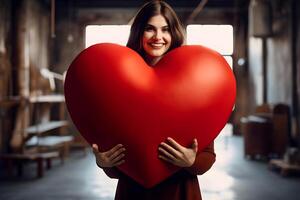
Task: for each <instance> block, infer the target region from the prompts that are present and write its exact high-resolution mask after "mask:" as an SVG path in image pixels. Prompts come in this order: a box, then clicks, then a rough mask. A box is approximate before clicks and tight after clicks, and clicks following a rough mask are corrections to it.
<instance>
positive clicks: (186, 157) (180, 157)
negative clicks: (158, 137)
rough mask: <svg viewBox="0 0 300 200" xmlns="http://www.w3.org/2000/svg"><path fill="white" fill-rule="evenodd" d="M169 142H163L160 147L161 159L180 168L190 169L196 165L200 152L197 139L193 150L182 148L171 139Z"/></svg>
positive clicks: (168, 139) (192, 147)
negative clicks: (198, 152)
mask: <svg viewBox="0 0 300 200" xmlns="http://www.w3.org/2000/svg"><path fill="white" fill-rule="evenodd" d="M167 141H168V143H165V142H162V143H160V146H159V147H158V151H159V155H158V157H159V158H160V159H162V160H165V161H167V162H169V163H172V164H173V165H176V166H179V167H190V166H192V165H193V164H194V162H195V159H196V155H197V151H198V142H197V139H194V141H193V144H192V146H191V148H186V147H183V146H181V145H180V144H178V143H177V142H176V141H175V140H174V139H172V138H170V137H169V138H167Z"/></svg>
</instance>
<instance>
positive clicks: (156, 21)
mask: <svg viewBox="0 0 300 200" xmlns="http://www.w3.org/2000/svg"><path fill="white" fill-rule="evenodd" d="M147 24H149V25H152V26H155V27H163V26H168V23H167V21H166V19H165V17H164V16H163V15H155V16H153V17H151V18H150V19H149V20H148V22H147Z"/></svg>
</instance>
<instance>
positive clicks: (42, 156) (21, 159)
mask: <svg viewBox="0 0 300 200" xmlns="http://www.w3.org/2000/svg"><path fill="white" fill-rule="evenodd" d="M59 157H60V154H59V152H57V151H54V152H46V153H30V154H29V153H28V154H21V153H20V154H18V153H17V154H0V159H2V160H4V161H5V163H6V165H7V171H8V174H9V175H12V174H13V162H17V171H18V175H19V176H22V175H23V163H25V162H28V161H33V162H36V164H37V177H38V178H40V177H43V175H44V166H43V164H44V162H45V161H46V168H47V169H50V168H51V159H53V158H59Z"/></svg>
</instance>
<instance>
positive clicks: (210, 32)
mask: <svg viewBox="0 0 300 200" xmlns="http://www.w3.org/2000/svg"><path fill="white" fill-rule="evenodd" d="M186 32H187V44H188V45H192V44H196V45H203V46H206V47H208V48H211V49H214V50H216V51H217V52H219V53H220V54H221V55H223V56H224V58H225V59H226V60H227V62H228V64H229V65H230V66H231V67H232V54H233V27H232V26H231V25H188V26H187V28H186Z"/></svg>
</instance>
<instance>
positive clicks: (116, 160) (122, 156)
mask: <svg viewBox="0 0 300 200" xmlns="http://www.w3.org/2000/svg"><path fill="white" fill-rule="evenodd" d="M124 156H125V154H124V153H122V154H119V155H118V156H117V157H115V158H113V159H111V163H117V162H119V161H121V159H122V158H124Z"/></svg>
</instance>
